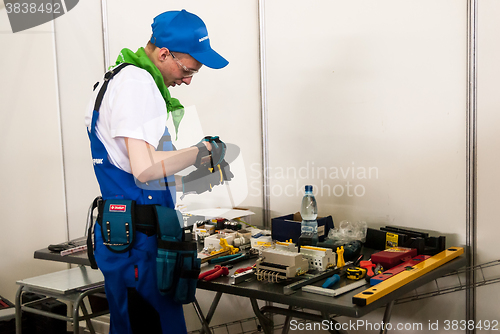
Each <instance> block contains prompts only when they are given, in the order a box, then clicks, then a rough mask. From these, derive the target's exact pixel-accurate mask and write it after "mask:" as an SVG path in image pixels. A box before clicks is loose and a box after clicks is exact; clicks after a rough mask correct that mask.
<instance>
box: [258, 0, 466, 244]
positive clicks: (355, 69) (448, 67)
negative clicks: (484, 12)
mask: <svg viewBox="0 0 500 334" xmlns="http://www.w3.org/2000/svg"><path fill="white" fill-rule="evenodd" d="M284 8H286V10H284ZM465 15H466V6H465V1H460V2H459V1H438V2H436V1H406V2H401V1H377V2H376V3H375V2H373V1H353V2H352V1H351V2H345V1H315V2H313V3H308V4H305V3H302V2H298V1H297V2H292V3H290V2H283V1H273V2H267V3H266V29H267V32H268V36H267V57H268V74H269V76H268V90H269V124H270V160H271V170H272V172H271V177H272V182H271V188H272V194H271V195H272V201H271V203H272V209H273V211H274V214H285V213H290V212H295V211H297V210H298V208H299V203H300V197H301V196H302V192H303V186H304V184H306V183H312V184H314V185H316V190H317V191H318V203H319V204H318V205H319V212H320V214H321V215H327V214H332V215H333V216H334V219H335V220H336V221H337V222H338V221H340V220H343V219H351V220H360V219H362V220H366V221H368V222H369V223H375V224H376V223H381V224H385V223H394V224H399V225H405V226H414V227H417V226H418V227H419V228H425V229H430V230H435V231H439V232H441V233H457V234H458V235H459V236H457V238H455V239H458V240H457V241H461V242H465V238H464V232H465V178H464V173H465V164H464V159H465V99H466V95H465V85H464V82H465V80H466V78H465V74H466V72H465V70H464V69H465V68H466V24H465V23H466V22H465V20H464V17H465ZM283 171H285V172H283ZM325 171H326V173H325ZM370 171H371V174H370ZM294 172H296V174H294ZM318 172H319V173H318ZM287 191H288V192H287Z"/></svg>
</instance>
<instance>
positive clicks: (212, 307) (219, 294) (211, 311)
mask: <svg viewBox="0 0 500 334" xmlns="http://www.w3.org/2000/svg"><path fill="white" fill-rule="evenodd" d="M220 297H222V292H217V294H216V295H215V297H214V300H213V301H212V305H210V309H209V310H208V313H207V316H206V318H205V322H206V323H207V327H208V325H209V324H210V321H212V317H213V316H214V313H215V309H216V308H217V305H219V301H220ZM196 304H197V305H198V302H196ZM198 307H200V305H198ZM195 309H196V307H195ZM200 311H201V308H200ZM196 312H198V310H196ZM208 332H209V333H210V328H209V331H208ZM204 333H205V328H204V327H202V328H201V331H200V334H204Z"/></svg>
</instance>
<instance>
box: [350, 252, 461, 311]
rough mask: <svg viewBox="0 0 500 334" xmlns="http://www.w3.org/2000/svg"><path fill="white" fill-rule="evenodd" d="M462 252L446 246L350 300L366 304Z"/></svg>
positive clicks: (360, 304)
mask: <svg viewBox="0 0 500 334" xmlns="http://www.w3.org/2000/svg"><path fill="white" fill-rule="evenodd" d="M463 253H464V249H463V248H462V247H452V248H448V249H446V250H444V251H442V252H441V253H439V254H436V255H434V256H432V257H430V258H428V259H427V260H425V261H422V262H420V263H418V264H416V265H415V266H413V267H410V268H408V269H407V270H406V271H403V272H401V273H399V274H397V275H394V276H393V277H390V278H389V279H387V280H385V281H383V282H381V283H379V284H377V285H375V286H373V287H371V288H369V289H366V290H365V291H363V292H361V293H358V294H357V295H355V296H354V297H352V302H353V303H354V304H356V305H359V306H365V305H368V304H370V303H372V302H374V301H375V300H377V299H379V298H381V297H383V296H385V295H387V294H389V293H391V292H392V291H394V290H396V289H397V288H399V287H401V286H403V285H405V284H406V283H408V282H411V281H413V280H414V279H416V278H418V277H420V276H423V275H424V274H426V273H428V272H430V271H431V270H434V269H436V268H437V267H439V266H441V265H443V264H445V263H446V262H449V261H451V260H453V259H454V258H456V257H458V256H460V255H462V254H463Z"/></svg>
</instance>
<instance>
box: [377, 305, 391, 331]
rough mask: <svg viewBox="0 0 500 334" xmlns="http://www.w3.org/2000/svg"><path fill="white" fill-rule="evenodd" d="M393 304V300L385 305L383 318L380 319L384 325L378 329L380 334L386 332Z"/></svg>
mask: <svg viewBox="0 0 500 334" xmlns="http://www.w3.org/2000/svg"><path fill="white" fill-rule="evenodd" d="M393 306H394V300H393V301H392V302H390V303H388V304H387V306H386V307H385V312H384V319H383V320H382V323H383V324H384V327H383V328H382V329H381V330H380V334H386V333H387V324H388V323H389V321H391V314H392V307H393Z"/></svg>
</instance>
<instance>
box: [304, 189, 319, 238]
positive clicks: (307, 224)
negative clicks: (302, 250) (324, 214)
mask: <svg viewBox="0 0 500 334" xmlns="http://www.w3.org/2000/svg"><path fill="white" fill-rule="evenodd" d="M305 190H306V193H305V195H304V197H302V206H301V207H300V215H301V216H302V223H301V227H300V244H301V245H302V246H305V245H316V244H317V243H318V222H317V221H316V217H317V216H318V205H317V204H316V198H314V195H313V192H312V190H313V187H312V185H307V186H306V189H305Z"/></svg>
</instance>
